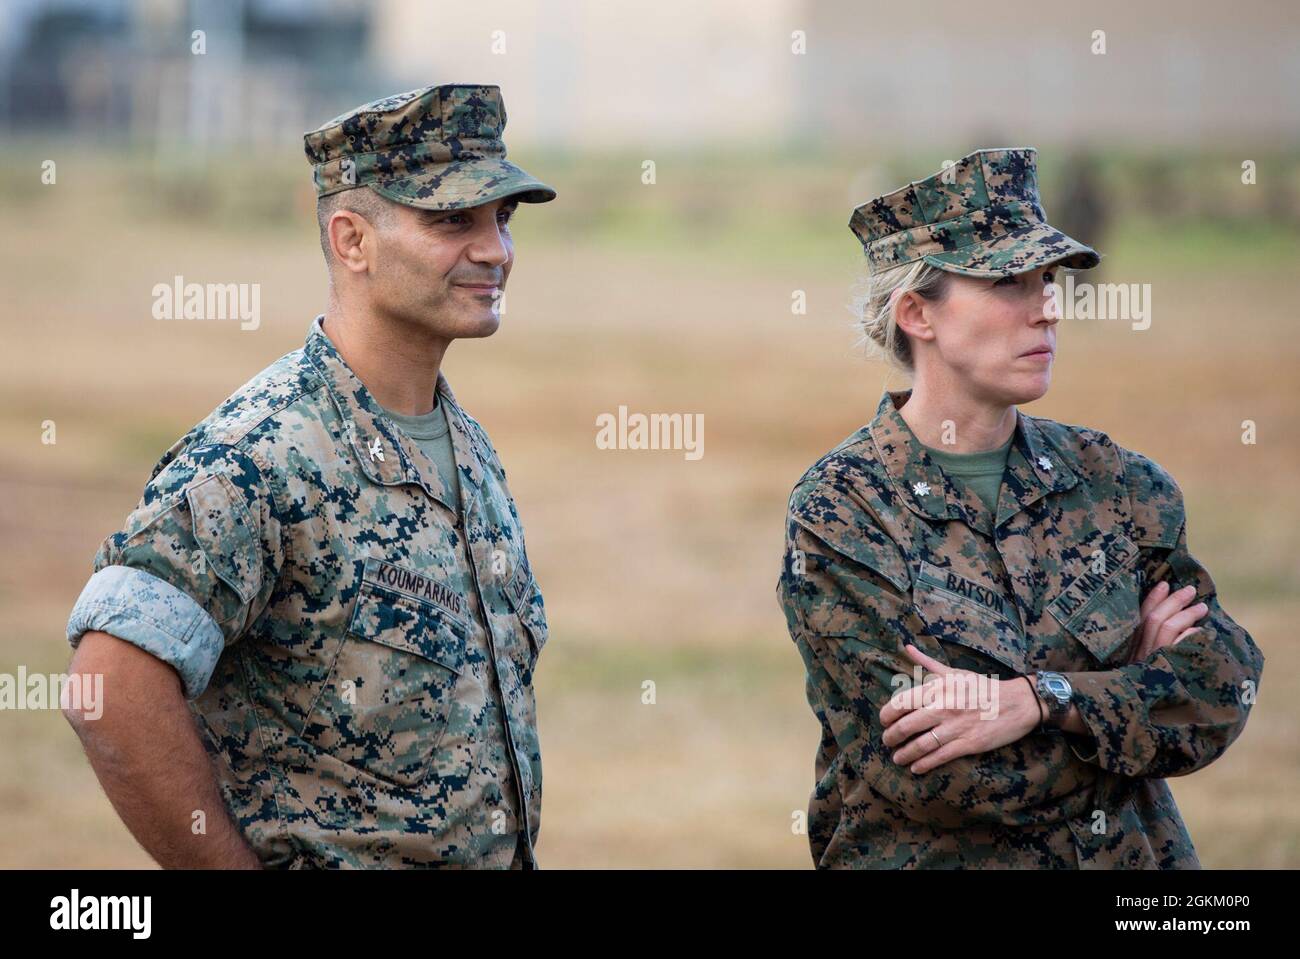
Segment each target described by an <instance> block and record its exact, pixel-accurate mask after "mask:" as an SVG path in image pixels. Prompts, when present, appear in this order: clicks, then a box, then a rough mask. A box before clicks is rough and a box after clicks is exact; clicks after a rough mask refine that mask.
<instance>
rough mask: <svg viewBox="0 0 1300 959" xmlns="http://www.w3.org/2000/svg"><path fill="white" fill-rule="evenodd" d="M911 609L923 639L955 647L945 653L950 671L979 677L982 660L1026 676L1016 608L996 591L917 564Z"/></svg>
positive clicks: (983, 667) (948, 571)
mask: <svg viewBox="0 0 1300 959" xmlns="http://www.w3.org/2000/svg"><path fill="white" fill-rule="evenodd" d="M912 604H913V606H914V607H915V608H916V612H917V614H918V615H919V616H920V618H921V621H922V622H923V623H924V624H925V631H926V635H928V636H931V637H933V638H934V639H937V640H939V642H941V643H943V644H945V645H950V646H954V647H957V648H954V649H952V650H950V651H949V653H950V655H949V657H948V662H949V663H950V664H951V665H953V666H956V667H958V668H960V669H969V670H972V671H975V672H984V671H987V670H988V668H989V667H988V662H987V659H984V658H983V657H987V658H988V659H993V660H996V661H997V662H998V663H1001V664H1002V665H1003V666H1005V667H1006V668H1007V669H1009V670H1012V671H1013V672H1016V673H1023V672H1025V671H1026V668H1025V651H1024V644H1023V640H1022V638H1021V633H1020V625H1019V614H1018V612H1017V611H1016V606H1015V602H1014V601H1013V600H1012V599H1011V598H1010V597H1008V596H1006V595H1005V594H1004V593H1003V592H1002V591H1001V590H999V589H997V588H996V587H994V586H992V585H990V584H987V583H981V582H979V581H977V580H973V579H970V578H969V577H966V576H962V575H961V574H959V573H957V572H956V571H955V570H952V569H949V568H946V567H941V566H935V565H934V564H933V563H929V562H925V561H922V563H921V565H920V568H919V571H918V575H917V581H916V585H915V587H914V588H913V590H912ZM971 653H977V654H979V656H978V657H976V656H972V655H970V654H971Z"/></svg>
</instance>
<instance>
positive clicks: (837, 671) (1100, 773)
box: [778, 148, 1264, 869]
mask: <svg viewBox="0 0 1300 959" xmlns="http://www.w3.org/2000/svg"><path fill="white" fill-rule="evenodd" d="M1035 159H1036V157H1035V151H1034V150H1032V149H1028V148H1026V149H999V150H980V151H977V152H975V153H972V154H970V155H969V156H966V157H964V158H963V159H961V160H960V161H958V162H957V163H956V164H955V165H952V166H950V167H949V168H947V169H945V170H943V171H941V172H940V173H938V174H935V175H934V176H931V177H930V178H928V179H926V180H922V181H919V182H915V183H912V184H909V185H908V186H906V187H903V188H902V189H900V190H897V191H895V192H893V193H889V194H887V195H885V196H882V197H879V198H877V199H874V200H871V201H869V202H867V203H865V204H863V205H862V206H860V207H858V208H857V209H856V210H855V211H854V213H853V217H852V220H851V222H850V228H851V229H852V230H853V232H854V234H855V235H857V237H858V238H859V239H860V240H861V242H862V244H863V246H864V248H865V250H866V255H867V260H868V264H869V268H870V276H869V281H868V282H869V294H868V296H867V300H866V304H865V307H864V310H863V316H862V324H863V331H864V333H865V334H866V335H867V337H868V338H869V339H870V340H871V341H873V342H874V343H875V344H876V345H878V346H879V347H880V348H881V349H882V351H883V352H885V354H886V355H887V356H888V357H889V358H890V359H892V360H893V361H894V362H895V363H896V364H897V365H899V366H901V367H903V368H904V369H905V370H907V371H908V372H909V373H910V374H911V377H912V387H911V389H910V390H904V391H900V392H887V393H886V394H885V395H884V396H883V397H882V399H881V401H880V406H879V408H878V410H877V411H876V415H875V418H874V419H873V420H872V421H871V422H870V423H869V424H868V425H866V426H864V427H863V428H862V429H860V430H858V431H857V432H856V433H854V434H853V435H852V436H849V437H848V438H847V439H845V440H844V441H843V442H842V443H840V444H839V445H838V446H837V447H836V448H835V449H834V450H832V451H831V452H830V453H828V454H827V455H826V456H824V457H822V458H821V459H820V460H819V461H818V462H817V463H816V464H814V465H813V466H812V468H811V469H809V470H808V472H807V473H805V474H804V476H803V478H802V479H801V480H800V481H799V483H798V484H797V485H796V486H795V489H794V492H793V494H792V495H791V498H790V507H789V516H788V522H787V542H786V554H785V557H784V565H783V571H782V575H781V579H780V584H779V589H778V591H779V595H780V600H781V604H782V607H783V609H784V612H785V615H786V620H787V623H788V625H789V628H790V633H791V636H792V638H793V639H794V642H795V644H796V646H797V647H798V649H799V652H800V654H801V656H802V657H803V660H804V664H805V666H806V668H807V677H808V680H807V694H808V701H809V704H810V705H811V706H812V708H813V711H814V712H815V713H816V715H817V718H818V720H819V721H820V723H821V727H822V737H821V746H820V748H819V750H818V754H817V762H816V778H817V781H816V785H815V787H814V789H813V792H812V796H811V800H810V809H809V837H810V842H811V846H812V854H813V859H814V862H815V863H816V864H817V865H818V866H820V867H847V866H853V867H876V868H881V867H884V868H889V867H939V868H978V867H995V866H1019V867H1038V868H1056V869H1078V868H1098V867H1101V868H1128V869H1132V868H1159V869H1171V868H1195V867H1198V866H1199V861H1198V860H1197V857H1196V852H1195V850H1194V848H1193V845H1192V840H1191V838H1190V836H1189V835H1188V833H1187V829H1186V828H1185V827H1184V825H1183V821H1182V819H1181V817H1180V815H1179V812H1178V808H1177V806H1176V805H1175V804H1174V801H1173V797H1172V796H1171V795H1170V791H1169V787H1168V786H1167V785H1166V784H1165V781H1164V780H1165V779H1166V778H1167V777H1169V776H1181V775H1186V774H1188V773H1192V772H1195V771H1196V770H1198V769H1200V768H1201V767H1203V766H1205V765H1207V764H1208V763H1210V762H1212V761H1214V760H1215V759H1216V758H1218V757H1219V756H1220V755H1222V754H1223V752H1224V750H1225V749H1227V748H1228V746H1229V744H1231V743H1232V742H1233V740H1235V739H1236V738H1237V736H1238V735H1239V734H1240V733H1241V731H1242V729H1243V727H1244V726H1245V724H1246V718H1247V715H1248V713H1249V711H1250V704H1251V703H1252V702H1253V701H1254V697H1255V692H1256V689H1257V687H1258V683H1259V679H1260V674H1261V671H1262V669H1263V663H1264V657H1263V655H1262V654H1261V653H1260V651H1259V649H1258V648H1257V647H1256V645H1255V643H1254V642H1253V641H1252V640H1251V637H1250V635H1249V634H1248V633H1247V632H1246V631H1245V630H1244V629H1242V628H1241V627H1240V626H1239V625H1237V623H1235V622H1234V621H1233V620H1232V618H1231V617H1229V616H1228V614H1227V613H1226V612H1225V611H1224V610H1223V608H1222V607H1221V606H1220V605H1219V601H1218V598H1217V596H1216V593H1215V587H1214V582H1213V581H1212V580H1211V578H1210V575H1209V574H1208V573H1207V572H1206V571H1205V569H1204V568H1203V567H1202V566H1201V565H1200V564H1199V563H1198V562H1197V561H1196V560H1195V559H1193V558H1192V556H1191V554H1190V553H1189V552H1188V550H1187V533H1186V529H1185V516H1184V510H1183V499H1182V494H1181V492H1180V491H1179V488H1178V486H1177V484H1176V483H1175V482H1174V480H1173V478H1172V477H1171V476H1170V475H1169V474H1168V473H1167V472H1165V470H1163V469H1162V468H1161V467H1160V466H1158V465H1157V464H1156V463H1154V462H1152V461H1151V460H1150V459H1148V458H1147V457H1145V456H1142V455H1141V454H1139V453H1135V452H1132V451H1130V450H1127V449H1124V448H1122V447H1120V446H1118V445H1116V444H1115V443H1114V442H1112V441H1111V440H1110V438H1109V437H1107V436H1106V434H1105V433H1102V432H1100V431H1098V430H1094V429H1089V428H1086V427H1082V426H1070V425H1066V424H1062V423H1057V422H1054V421H1052V420H1048V419H1043V418H1041V417H1035V416H1028V415H1026V414H1024V413H1023V412H1021V411H1020V410H1019V409H1018V407H1019V406H1020V405H1021V404H1025V403H1029V402H1032V401H1033V400H1036V399H1039V398H1040V397H1041V396H1043V395H1044V394H1045V393H1046V392H1047V389H1048V386H1049V384H1050V382H1051V376H1052V365H1053V363H1054V360H1055V355H1056V347H1057V336H1056V327H1057V318H1056V311H1054V310H1053V308H1052V306H1053V303H1054V302H1055V301H1054V297H1053V296H1052V291H1053V290H1054V289H1055V283H1056V278H1057V273H1058V272H1059V271H1061V270H1062V269H1065V268H1069V269H1076V270H1082V269H1088V268H1091V267H1093V266H1096V265H1097V263H1098V262H1099V259H1100V257H1099V256H1098V254H1097V253H1096V252H1095V251H1094V250H1092V249H1090V248H1088V247H1087V246H1084V245H1083V244H1081V243H1079V242H1078V241H1076V240H1073V239H1071V238H1070V237H1067V236H1065V235H1064V234H1062V233H1060V232H1059V231H1057V230H1055V229H1054V228H1053V227H1051V226H1050V225H1048V224H1047V222H1046V218H1045V216H1044V213H1043V209H1042V206H1041V204H1040V202H1039V197H1038V182H1037V174H1036V169H1035Z"/></svg>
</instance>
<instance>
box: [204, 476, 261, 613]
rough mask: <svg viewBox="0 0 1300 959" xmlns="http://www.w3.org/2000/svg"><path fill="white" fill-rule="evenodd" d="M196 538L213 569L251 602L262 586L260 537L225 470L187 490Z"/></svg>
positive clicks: (242, 599) (241, 598) (241, 597)
mask: <svg viewBox="0 0 1300 959" xmlns="http://www.w3.org/2000/svg"><path fill="white" fill-rule="evenodd" d="M185 499H186V501H187V502H188V503H189V507H190V518H191V522H192V523H193V530H194V539H195V540H196V541H197V542H198V544H199V548H200V549H202V550H203V557H204V559H205V560H206V561H207V563H208V566H209V567H211V569H212V572H213V573H214V574H215V575H216V576H217V578H218V579H220V580H221V581H222V582H223V583H225V584H226V585H227V586H229V587H230V588H231V589H233V590H234V591H235V592H236V593H238V594H239V598H240V600H241V601H243V602H245V603H250V602H252V601H253V597H255V596H256V595H257V591H258V590H259V589H260V588H261V586H262V559H261V554H260V551H259V547H258V537H257V533H256V530H255V529H254V526H253V520H252V517H251V516H250V515H249V512H248V507H247V506H246V505H245V503H244V497H243V496H242V495H240V493H239V491H238V490H236V489H235V487H234V486H233V485H232V484H231V482H230V480H229V479H227V478H226V476H225V475H224V474H222V473H214V474H213V475H211V476H209V477H208V478H207V479H205V480H203V481H202V482H199V483H195V484H194V485H193V486H191V487H190V488H189V489H188V490H186V491H185Z"/></svg>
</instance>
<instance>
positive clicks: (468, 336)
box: [456, 312, 501, 340]
mask: <svg viewBox="0 0 1300 959" xmlns="http://www.w3.org/2000/svg"><path fill="white" fill-rule="evenodd" d="M500 327H501V314H500V313H496V312H492V313H486V314H484V315H482V316H478V317H473V318H466V320H465V322H464V324H463V328H462V329H461V331H460V332H459V333H457V334H456V338H457V339H461V340H476V339H482V338H483V337H485V336H491V335H492V334H493V333H495V332H496V331H497V330H498V329H500Z"/></svg>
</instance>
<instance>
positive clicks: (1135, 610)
mask: <svg viewBox="0 0 1300 959" xmlns="http://www.w3.org/2000/svg"><path fill="white" fill-rule="evenodd" d="M1095 575H1096V574H1090V573H1085V574H1081V575H1080V576H1079V577H1076V579H1075V581H1074V582H1073V583H1071V585H1070V587H1069V588H1068V589H1066V590H1065V592H1063V593H1062V594H1061V595H1060V596H1058V597H1056V598H1055V599H1054V600H1052V601H1051V602H1050V603H1049V604H1048V607H1047V608H1048V609H1049V610H1050V611H1051V613H1052V615H1053V616H1054V617H1055V618H1056V620H1057V622H1059V623H1060V624H1061V625H1062V626H1063V627H1065V630H1066V631H1067V632H1068V633H1070V635H1071V636H1073V637H1074V638H1075V639H1076V640H1078V641H1079V643H1080V644H1081V645H1083V647H1084V648H1085V649H1087V650H1088V652H1089V653H1091V654H1092V657H1093V658H1094V659H1095V660H1096V661H1097V662H1098V663H1099V664H1101V663H1106V662H1108V661H1110V660H1111V659H1112V658H1113V659H1114V660H1115V661H1116V662H1122V661H1123V660H1124V659H1125V657H1126V656H1127V651H1128V647H1129V641H1130V640H1131V639H1132V638H1133V635H1134V633H1135V632H1136V631H1137V628H1138V625H1139V624H1140V623H1141V597H1140V591H1139V589H1138V582H1137V573H1136V571H1135V570H1134V569H1133V566H1132V564H1131V563H1130V564H1128V565H1125V566H1122V567H1120V568H1119V569H1117V570H1114V571H1113V572H1111V573H1110V574H1109V575H1108V576H1106V577H1105V578H1104V579H1101V580H1100V581H1094V579H1093V577H1094V576H1095Z"/></svg>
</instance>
